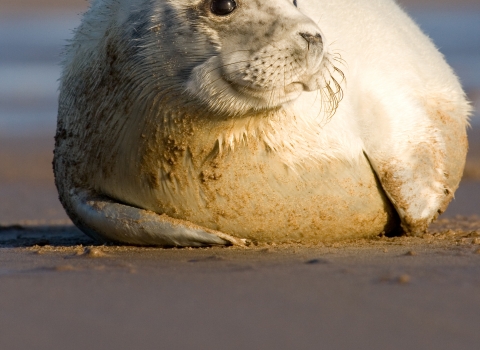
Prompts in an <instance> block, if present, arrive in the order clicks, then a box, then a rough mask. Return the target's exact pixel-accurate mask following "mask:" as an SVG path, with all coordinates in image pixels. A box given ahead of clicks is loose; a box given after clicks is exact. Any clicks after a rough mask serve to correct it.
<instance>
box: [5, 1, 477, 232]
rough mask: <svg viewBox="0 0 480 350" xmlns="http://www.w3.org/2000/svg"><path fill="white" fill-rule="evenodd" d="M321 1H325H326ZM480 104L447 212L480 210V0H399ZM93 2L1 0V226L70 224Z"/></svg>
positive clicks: (457, 212) (469, 212) (465, 212)
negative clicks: (75, 41)
mask: <svg viewBox="0 0 480 350" xmlns="http://www.w3.org/2000/svg"><path fill="white" fill-rule="evenodd" d="M318 1H321V0H318ZM398 2H399V3H401V5H402V6H403V7H404V8H405V9H406V10H407V12H409V13H410V15H411V16H412V17H413V18H414V19H415V20H416V21H417V23H418V24H419V25H420V26H421V28H422V29H423V30H424V32H426V33H427V34H428V35H429V36H430V37H431V38H432V39H433V41H434V42H435V43H436V45H437V47H438V48H439V49H440V50H441V51H442V52H443V54H444V55H445V57H446V59H447V61H448V62H449V63H450V64H451V65H452V67H453V68H454V69H455V71H456V72H457V74H458V76H459V77H460V79H461V81H462V84H463V86H464V88H465V90H466V92H467V94H468V96H469V98H470V99H471V101H472V103H473V104H474V106H475V107H476V110H477V112H476V114H475V116H474V117H473V118H472V120H471V124H472V128H471V129H470V130H469V134H470V144H471V148H470V153H469V156H468V163H467V168H466V171H465V176H464V181H463V182H462V185H461V188H460V189H459V191H458V192H457V195H456V200H455V201H454V202H453V203H452V205H451V206H450V208H449V210H448V211H447V213H446V214H445V215H446V216H453V215H459V214H461V215H473V214H476V213H480V181H479V180H480V131H479V130H480V113H479V112H478V110H479V109H480V0H457V1H455V2H453V1H445V0H402V1H400V0H399V1H398ZM87 7H88V2H87V1H85V0H0V224H1V225H8V224H12V223H32V224H42V223H50V224H51V223H55V222H57V223H66V222H68V218H67V216H66V215H65V213H64V212H63V209H62V207H61V205H60V203H59V202H58V199H57V195H56V190H55V187H54V184H53V175H52V170H51V160H52V150H53V136H54V134H55V125H56V109H57V96H58V91H57V84H58V82H57V80H58V78H59V76H60V65H59V63H60V57H61V52H62V47H63V46H64V45H65V43H66V40H67V39H68V38H70V37H71V35H72V30H73V29H74V28H75V27H76V26H77V25H78V24H79V22H80V18H81V17H80V14H81V13H82V12H83V11H84V10H86V8H87Z"/></svg>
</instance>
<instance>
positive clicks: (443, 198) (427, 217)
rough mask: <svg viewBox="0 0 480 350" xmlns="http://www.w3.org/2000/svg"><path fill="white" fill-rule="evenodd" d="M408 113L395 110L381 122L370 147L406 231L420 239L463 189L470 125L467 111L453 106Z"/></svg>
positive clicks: (371, 136) (369, 153) (372, 161)
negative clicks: (461, 181) (396, 113)
mask: <svg viewBox="0 0 480 350" xmlns="http://www.w3.org/2000/svg"><path fill="white" fill-rule="evenodd" d="M407 107H408V106H404V108H405V110H404V111H403V112H404V118H402V116H401V115H395V113H394V112H395V111H393V110H389V111H390V114H388V113H386V115H382V116H381V117H382V118H383V120H382V119H381V118H378V119H377V120H376V122H377V125H378V127H377V129H376V130H375V133H370V134H367V136H366V137H364V144H365V154H366V155H367V157H368V160H369V161H370V164H371V165H372V168H373V169H374V171H375V173H376V174H377V176H378V178H379V180H380V183H381V184H382V187H383V189H384V190H385V192H386V194H387V196H388V197H389V199H390V200H391V202H392V204H393V205H394V207H395V209H396V210H397V212H398V214H399V216H400V219H401V221H402V228H403V230H404V231H405V232H406V233H407V234H413V235H415V234H422V233H424V232H426V231H427V228H428V225H429V224H430V223H431V222H432V221H434V220H435V219H436V218H437V217H438V215H439V214H441V213H443V212H444V211H445V209H446V208H447V206H448V204H449V202H450V201H451V200H452V198H453V194H454V192H455V190H456V189H457V187H458V185H459V182H460V179H461V177H462V173H463V168H464V165H465V156H466V151H467V140H466V128H465V126H466V119H465V117H464V116H463V114H462V113H460V112H461V111H462V110H461V108H457V109H455V108H453V107H451V106H450V108H448V107H449V106H448V105H447V106H444V107H443V109H440V108H438V109H435V110H433V111H429V110H422V109H420V110H418V111H416V113H415V109H413V108H412V109H411V112H410V113H407V112H408V108H407ZM385 110H387V109H385ZM457 110H459V111H460V112H458V115H455V114H454V111H457ZM446 111H453V112H451V113H450V114H449V113H447V112H446ZM400 112H402V111H400ZM407 117H408V118H407Z"/></svg>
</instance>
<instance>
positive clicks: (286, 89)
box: [223, 78, 305, 109]
mask: <svg viewBox="0 0 480 350" xmlns="http://www.w3.org/2000/svg"><path fill="white" fill-rule="evenodd" d="M223 80H224V81H225V83H227V84H228V85H230V87H231V89H232V90H234V91H235V93H236V95H243V96H242V97H243V98H245V99H248V100H251V101H252V104H253V105H254V106H255V107H256V108H258V109H275V108H278V107H279V106H281V105H282V104H284V103H287V102H290V101H293V100H295V99H297V98H298V97H299V96H300V94H301V93H302V92H303V91H304V90H305V87H304V84H302V83H299V82H294V83H290V84H288V85H285V86H282V87H280V88H277V89H271V90H268V89H258V88H253V87H250V86H244V85H242V84H238V83H236V82H234V81H229V80H227V79H225V78H224V79H223Z"/></svg>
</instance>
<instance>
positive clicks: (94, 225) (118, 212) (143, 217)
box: [70, 191, 245, 247]
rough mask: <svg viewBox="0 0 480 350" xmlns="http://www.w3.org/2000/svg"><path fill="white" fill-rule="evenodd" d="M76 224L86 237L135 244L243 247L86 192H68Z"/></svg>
mask: <svg viewBox="0 0 480 350" xmlns="http://www.w3.org/2000/svg"><path fill="white" fill-rule="evenodd" d="M70 200H71V203H70V204H71V206H70V208H71V209H73V211H74V212H75V214H76V215H74V216H73V217H75V218H76V220H75V221H76V222H75V223H76V224H77V226H79V227H80V229H81V230H82V231H83V232H85V233H86V234H88V235H89V236H91V237H93V238H95V239H100V240H104V241H114V242H121V243H127V244H135V245H149V246H170V247H172V246H173V247H203V246H212V245H242V246H243V245H245V243H244V241H242V240H241V239H237V238H234V237H231V236H229V235H226V234H224V233H221V232H218V231H214V230H210V229H207V228H203V227H201V226H197V225H194V224H192V223H190V222H188V221H184V220H178V219H173V218H171V217H169V216H167V215H164V214H163V215H159V214H157V213H154V212H152V211H148V210H144V209H139V208H135V207H131V206H128V205H125V204H121V203H118V202H114V201H112V200H111V199H108V198H106V197H101V196H96V195H91V194H90V193H89V192H87V191H71V192H70Z"/></svg>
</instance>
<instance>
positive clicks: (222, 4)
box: [210, 0, 237, 16]
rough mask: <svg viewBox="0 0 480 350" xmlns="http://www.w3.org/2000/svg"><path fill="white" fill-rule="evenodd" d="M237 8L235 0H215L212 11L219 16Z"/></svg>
mask: <svg viewBox="0 0 480 350" xmlns="http://www.w3.org/2000/svg"><path fill="white" fill-rule="evenodd" d="M236 8H237V3H236V2H235V0H213V1H212V4H211V5H210V11H212V13H213V14H215V15H217V16H226V15H228V14H230V13H232V12H233V10H235V9H236Z"/></svg>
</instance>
